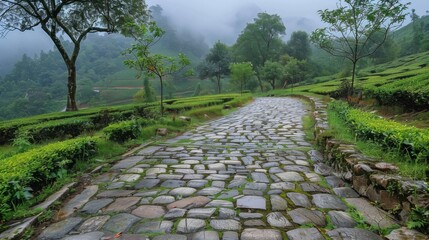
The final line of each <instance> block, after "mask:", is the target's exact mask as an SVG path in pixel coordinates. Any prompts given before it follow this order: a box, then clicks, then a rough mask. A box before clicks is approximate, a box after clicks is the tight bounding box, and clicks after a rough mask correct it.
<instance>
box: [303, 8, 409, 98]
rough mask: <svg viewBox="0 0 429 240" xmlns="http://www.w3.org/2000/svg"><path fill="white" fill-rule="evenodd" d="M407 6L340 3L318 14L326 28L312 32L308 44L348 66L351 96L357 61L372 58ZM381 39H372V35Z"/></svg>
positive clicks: (401, 19)
mask: <svg viewBox="0 0 429 240" xmlns="http://www.w3.org/2000/svg"><path fill="white" fill-rule="evenodd" d="M407 5H408V4H402V3H401V1H400V0H377V1H374V0H340V1H339V3H338V4H337V6H338V8H337V9H334V10H328V9H325V10H320V11H319V14H320V17H321V19H322V21H323V22H325V23H327V24H328V25H329V27H325V28H320V29H317V30H316V31H314V32H313V34H312V36H311V40H312V41H313V42H314V43H316V44H318V45H319V46H320V47H321V48H322V49H324V50H325V51H327V52H328V53H330V54H332V55H334V56H338V57H342V58H346V59H348V60H350V61H351V62H352V81H351V87H350V89H349V95H351V94H353V91H354V83H355V77H356V66H357V63H358V62H359V60H361V59H362V58H365V57H368V56H370V55H371V54H373V53H374V52H375V51H376V50H377V49H378V48H379V47H380V46H381V45H382V44H383V43H384V41H385V40H386V38H387V35H388V34H389V31H391V30H392V29H393V28H396V27H399V26H400V25H401V24H402V22H403V21H404V19H405V16H406V13H405V11H406V9H407ZM380 33H381V34H382V35H383V37H382V38H381V39H380V38H375V37H374V36H375V35H376V34H380Z"/></svg>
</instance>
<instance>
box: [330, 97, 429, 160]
mask: <svg viewBox="0 0 429 240" xmlns="http://www.w3.org/2000/svg"><path fill="white" fill-rule="evenodd" d="M330 108H331V109H332V110H334V111H336V112H337V113H339V114H340V116H341V117H342V118H343V119H344V120H345V121H346V122H347V124H348V125H349V126H350V127H352V128H353V130H354V132H355V134H356V136H357V137H359V138H363V139H369V140H372V141H375V142H377V143H379V144H380V145H383V146H385V147H387V148H390V149H397V150H399V151H401V152H402V153H403V154H405V155H408V156H410V157H411V158H412V159H416V160H417V161H422V162H426V163H428V162H429V131H428V130H425V129H418V128H415V127H409V126H404V125H402V124H400V123H397V122H394V121H390V120H386V119H383V118H380V117H379V116H377V115H374V114H372V113H368V112H364V111H361V110H358V109H353V108H350V107H349V106H348V105H347V104H346V103H342V102H335V103H332V104H331V105H330Z"/></svg>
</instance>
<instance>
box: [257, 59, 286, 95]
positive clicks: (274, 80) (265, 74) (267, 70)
mask: <svg viewBox="0 0 429 240" xmlns="http://www.w3.org/2000/svg"><path fill="white" fill-rule="evenodd" d="M261 76H262V79H263V80H264V81H267V82H268V83H269V84H270V85H271V88H272V89H273V90H274V89H276V87H277V85H278V84H279V82H280V81H281V80H282V79H284V76H285V69H284V67H283V65H282V64H281V63H279V62H272V61H266V62H265V64H264V66H263V67H262V70H261Z"/></svg>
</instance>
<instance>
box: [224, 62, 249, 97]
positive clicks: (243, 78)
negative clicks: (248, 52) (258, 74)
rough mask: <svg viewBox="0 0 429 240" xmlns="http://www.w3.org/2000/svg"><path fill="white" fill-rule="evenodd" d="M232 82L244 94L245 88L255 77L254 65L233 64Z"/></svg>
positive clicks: (246, 63) (247, 63) (244, 63)
mask: <svg viewBox="0 0 429 240" xmlns="http://www.w3.org/2000/svg"><path fill="white" fill-rule="evenodd" d="M229 67H230V69H231V81H232V83H234V84H235V85H238V86H239V88H240V93H241V94H243V90H244V88H246V87H247V85H248V83H249V81H250V80H251V79H252V77H253V76H254V74H255V73H254V71H253V67H252V63H250V62H243V63H231V65H230V66H229Z"/></svg>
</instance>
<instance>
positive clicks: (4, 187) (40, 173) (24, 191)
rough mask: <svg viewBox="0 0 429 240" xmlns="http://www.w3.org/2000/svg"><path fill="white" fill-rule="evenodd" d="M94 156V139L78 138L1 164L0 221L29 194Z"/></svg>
mask: <svg viewBox="0 0 429 240" xmlns="http://www.w3.org/2000/svg"><path fill="white" fill-rule="evenodd" d="M95 152H96V140H95V139H94V138H78V139H72V140H67V141H63V142H58V143H52V144H49V145H46V146H43V147H40V148H35V149H32V150H29V151H27V152H25V153H21V154H17V155H14V156H12V157H10V158H6V159H3V160H2V164H1V165H0V193H1V194H0V196H1V197H0V203H1V205H2V208H1V209H0V218H1V216H2V215H3V214H5V213H7V212H8V211H10V209H14V208H15V206H16V205H17V204H20V203H22V202H24V201H25V200H26V199H27V198H29V197H30V196H31V195H30V192H31V191H34V192H36V191H38V190H40V188H42V186H44V185H45V184H47V183H50V182H52V181H54V180H55V179H56V178H58V177H61V176H62V174H64V169H67V168H68V167H70V166H71V165H73V163H74V162H76V161H77V160H85V159H88V158H89V157H91V156H93V155H94V154H95Z"/></svg>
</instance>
